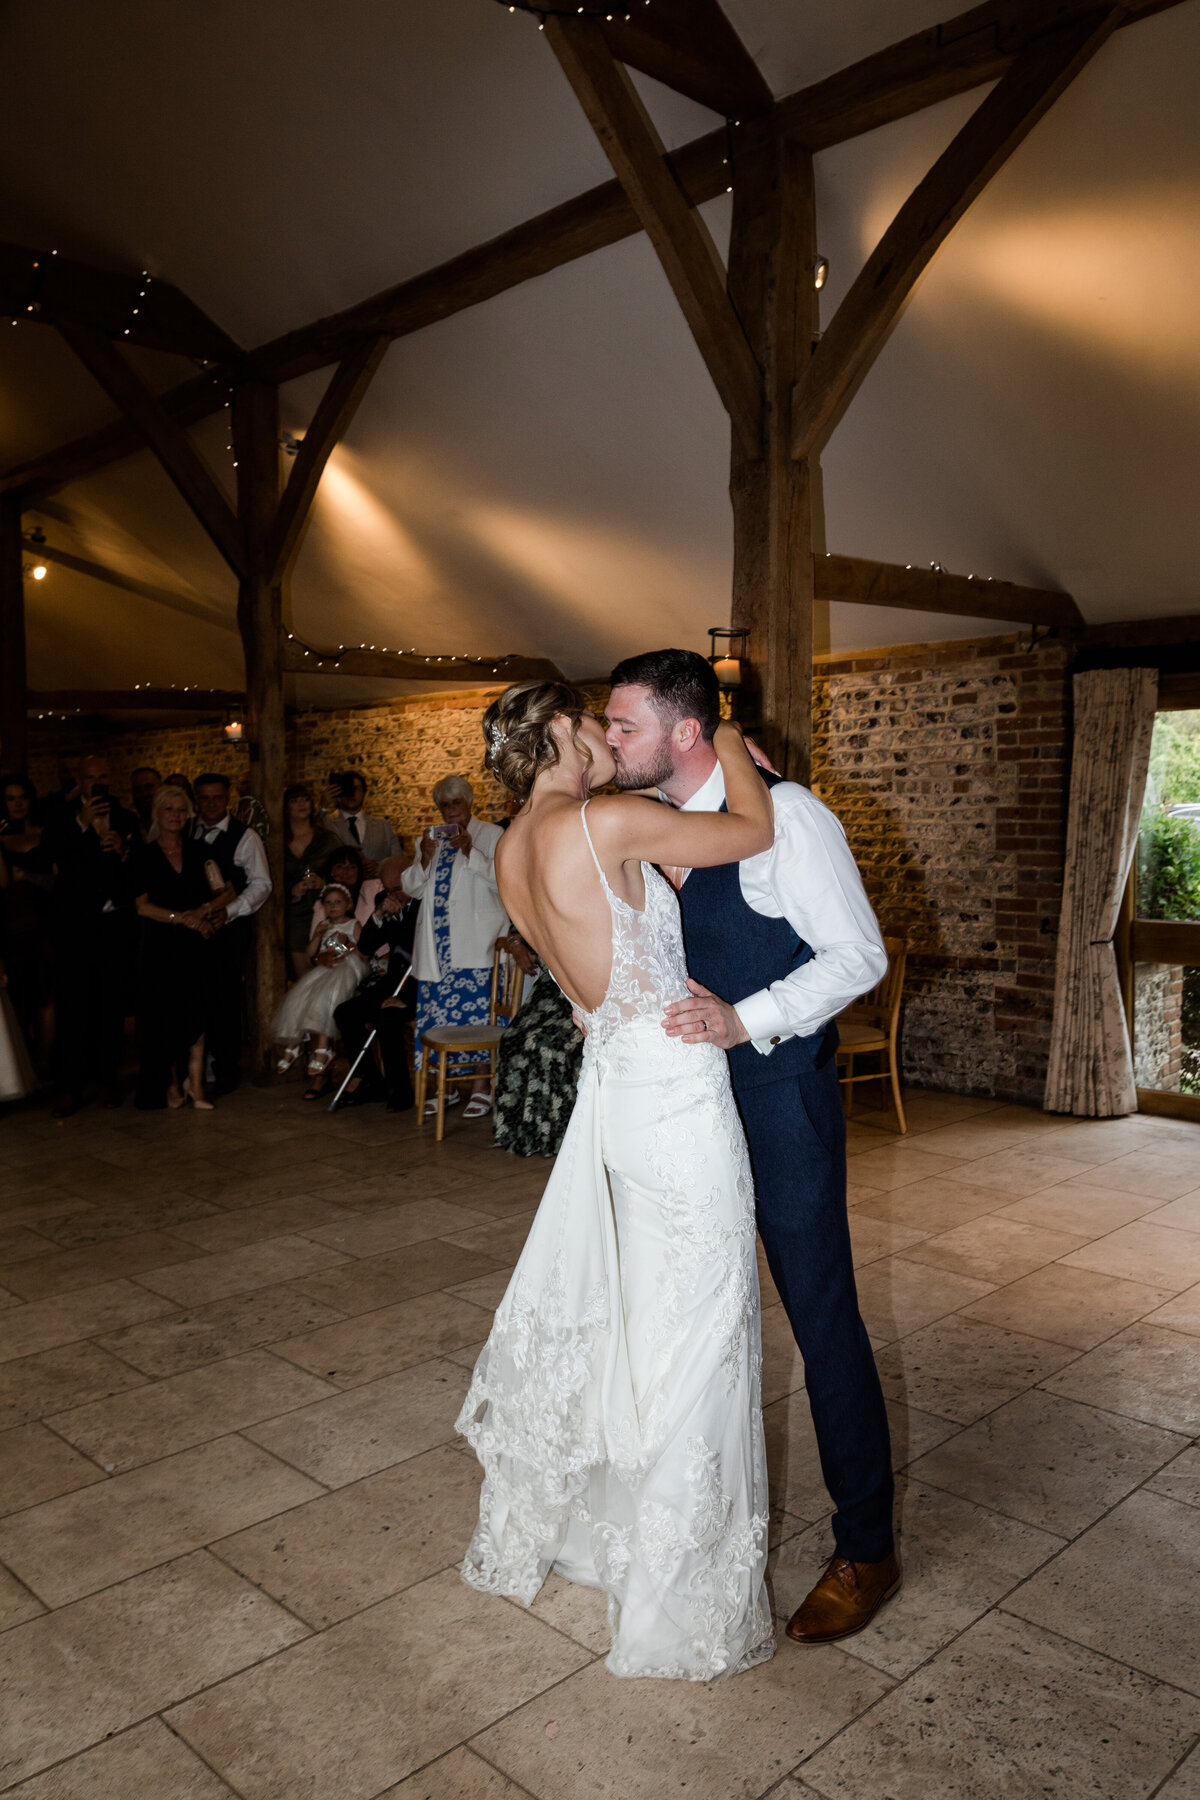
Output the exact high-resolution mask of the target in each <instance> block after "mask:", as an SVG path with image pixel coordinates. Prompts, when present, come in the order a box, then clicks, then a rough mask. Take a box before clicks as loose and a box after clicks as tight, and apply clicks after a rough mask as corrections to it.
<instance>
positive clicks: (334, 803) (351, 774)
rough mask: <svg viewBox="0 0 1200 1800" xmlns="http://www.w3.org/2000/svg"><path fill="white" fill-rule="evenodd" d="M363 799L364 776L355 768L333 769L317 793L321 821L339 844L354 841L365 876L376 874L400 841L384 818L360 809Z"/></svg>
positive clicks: (396, 850)
mask: <svg viewBox="0 0 1200 1800" xmlns="http://www.w3.org/2000/svg"><path fill="white" fill-rule="evenodd" d="M366 798H367V778H366V776H365V775H361V774H360V773H359V771H358V770H357V769H343V770H340V771H339V770H335V771H334V772H333V774H332V775H330V777H329V786H328V787H327V788H326V789H325V792H324V794H323V795H322V796H321V799H322V804H323V806H324V809H325V814H324V823H325V824H326V825H327V826H328V827H329V829H330V831H332V832H333V833H334V834H335V835H336V836H337V837H339V838H340V839H341V841H342V843H343V844H354V845H355V846H356V847H357V848H358V849H359V850H361V851H362V854H363V863H364V866H365V869H366V873H367V874H368V875H378V873H379V865H380V863H381V862H382V861H383V859H384V857H385V856H395V855H397V854H398V852H399V849H400V844H399V840H398V839H397V837H396V833H395V832H394V831H393V830H392V827H391V824H390V822H389V821H388V820H387V819H377V818H373V817H372V816H371V814H370V813H367V812H364V811H363V806H364V803H365V801H366Z"/></svg>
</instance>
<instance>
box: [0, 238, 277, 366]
mask: <svg viewBox="0 0 1200 1800" xmlns="http://www.w3.org/2000/svg"><path fill="white" fill-rule="evenodd" d="M0 314H7V315H8V316H9V317H11V318H14V319H20V320H22V321H23V322H25V323H27V324H31V325H79V326H83V327H85V328H86V329H88V330H90V331H98V332H100V333H101V334H102V335H103V336H104V337H108V338H115V339H116V340H117V341H118V342H120V343H123V344H138V345H140V346H141V347H142V348H143V349H146V350H168V351H171V352H173V353H174V354H175V355H177V356H199V357H203V358H204V360H205V361H206V362H213V361H215V362H225V361H228V360H229V359H230V358H232V357H238V356H240V355H241V349H240V347H239V346H238V345H237V344H235V343H234V341H233V339H232V338H231V337H229V336H227V334H226V333H225V332H223V331H222V330H221V328H220V326H219V325H214V323H213V321H212V320H211V319H210V318H209V317H208V315H207V314H206V313H203V312H201V310H200V308H199V307H198V306H197V305H196V304H195V303H194V302H193V301H191V300H189V299H188V297H187V295H186V294H184V293H181V292H180V290H179V289H178V288H177V287H173V286H172V284H171V283H170V282H169V281H159V280H158V279H157V278H156V277H153V276H150V275H147V274H146V273H145V271H144V270H143V272H142V273H141V274H139V275H119V274H116V273H114V271H112V270H111V269H96V268H93V267H92V266H91V265H90V264H89V263H82V262H76V261H75V260H74V259H73V258H72V257H69V256H60V255H59V254H58V252H57V250H34V249H30V248H28V247H27V246H26V245H24V244H0Z"/></svg>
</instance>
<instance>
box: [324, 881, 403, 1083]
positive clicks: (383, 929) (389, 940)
mask: <svg viewBox="0 0 1200 1800" xmlns="http://www.w3.org/2000/svg"><path fill="white" fill-rule="evenodd" d="M407 867H408V864H407V862H406V861H405V859H404V858H403V857H402V856H387V857H385V858H384V860H383V861H382V862H381V863H380V865H379V879H378V881H377V882H376V883H374V884H368V883H364V887H365V886H368V885H374V886H375V887H377V888H378V890H379V891H378V893H377V894H376V895H375V902H374V906H373V909H372V912H371V915H370V917H369V918H368V919H367V920H366V921H365V922H364V923H363V926H362V930H361V932H360V933H359V939H358V953H359V955H360V956H362V957H364V958H365V959H366V962H367V973H366V974H365V975H364V977H363V980H362V985H361V986H360V987H359V990H358V992H357V993H356V994H354V995H353V996H352V997H351V998H350V999H349V1000H344V1001H343V1002H342V1004H341V1005H340V1006H339V1007H338V1009H337V1012H336V1014H335V1015H334V1016H335V1019H336V1022H337V1028H338V1030H339V1032H340V1033H341V1037H342V1043H343V1045H344V1046H345V1050H346V1055H347V1056H348V1057H349V1058H350V1061H351V1062H352V1063H353V1062H354V1060H355V1058H356V1057H357V1056H358V1053H359V1051H360V1050H361V1049H362V1048H363V1046H364V1044H365V1043H366V1041H367V1038H368V1036H369V1035H370V1033H371V1031H372V1030H374V1031H375V1032H376V1033H377V1041H378V1044H379V1055H380V1060H381V1061H382V1063H383V1083H382V1087H381V1085H380V1083H379V1081H378V1079H377V1077H376V1074H375V1069H374V1064H373V1063H370V1062H368V1061H367V1059H366V1058H364V1059H363V1062H362V1064H361V1065H360V1072H359V1074H357V1075H355V1076H353V1077H352V1078H351V1080H350V1081H348V1082H347V1083H346V1091H345V1093H344V1094H343V1095H342V1098H341V1101H340V1102H339V1104H340V1105H341V1106H365V1105H367V1104H369V1103H370V1102H371V1101H378V1100H384V1101H386V1103H387V1109H388V1111H389V1112H407V1111H408V1110H409V1108H410V1107H411V1106H412V1104H413V1086H412V1074H411V1071H410V1068H409V1055H408V1045H407V1028H408V1026H409V1024H410V1023H411V1021H412V1019H413V1018H414V1017H415V1015H416V993H415V982H414V980H413V979H412V978H411V977H410V979H409V980H408V981H407V982H406V983H405V985H404V987H403V988H402V989H401V991H400V992H399V994H397V993H396V989H397V987H398V986H399V983H400V977H401V976H402V975H403V973H404V971H405V969H406V968H408V967H409V966H410V965H411V961H412V950H413V934H414V932H415V930H416V923H417V914H418V912H419V910H420V902H419V901H418V900H410V899H409V897H408V895H407V894H406V893H405V892H404V871H405V869H406V868H407ZM360 906H361V901H360Z"/></svg>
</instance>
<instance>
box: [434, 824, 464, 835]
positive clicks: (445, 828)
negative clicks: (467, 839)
mask: <svg viewBox="0 0 1200 1800" xmlns="http://www.w3.org/2000/svg"><path fill="white" fill-rule="evenodd" d="M429 835H430V837H434V838H452V837H457V836H458V826H457V825H431V826H430V827H429Z"/></svg>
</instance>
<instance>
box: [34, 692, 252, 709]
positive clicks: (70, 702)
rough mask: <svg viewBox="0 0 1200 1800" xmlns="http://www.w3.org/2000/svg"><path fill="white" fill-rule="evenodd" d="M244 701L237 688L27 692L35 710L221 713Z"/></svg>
mask: <svg viewBox="0 0 1200 1800" xmlns="http://www.w3.org/2000/svg"><path fill="white" fill-rule="evenodd" d="M245 704H246V696H245V694H244V693H243V692H242V691H241V690H240V689H238V688H176V687H164V688H152V687H143V688H56V689H54V690H53V692H48V693H41V694H30V696H29V710H30V712H31V713H37V712H97V713H101V712H141V711H143V710H150V711H153V712H224V711H226V710H227V709H228V708H230V707H235V706H237V707H240V706H244V705H245Z"/></svg>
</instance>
